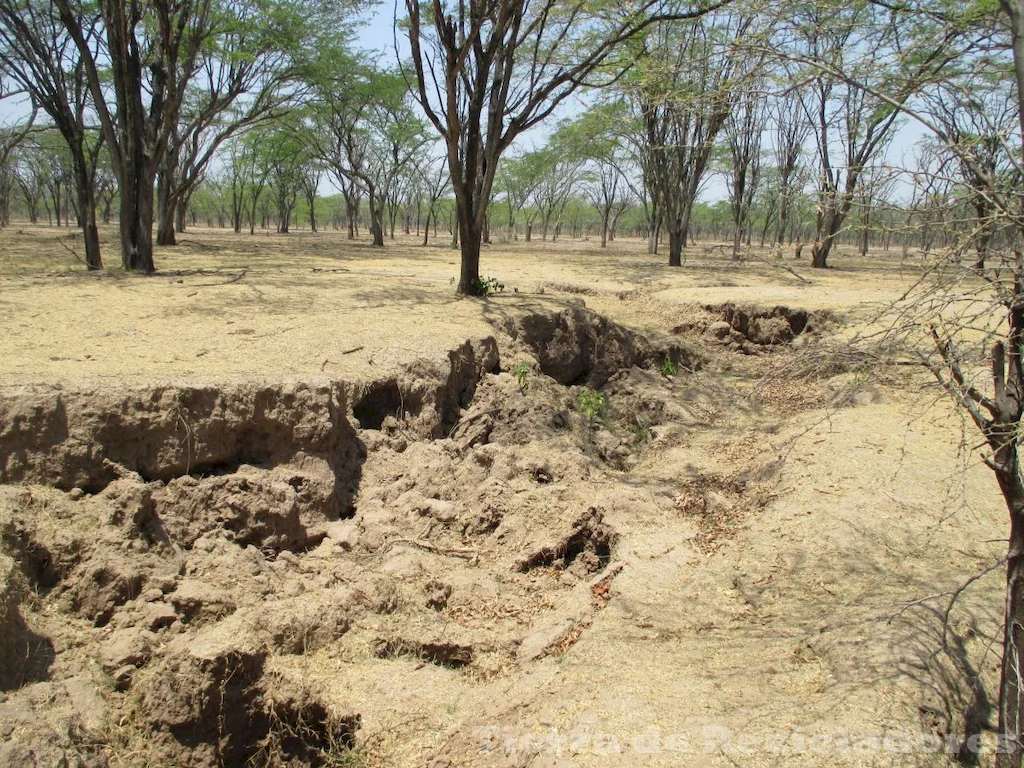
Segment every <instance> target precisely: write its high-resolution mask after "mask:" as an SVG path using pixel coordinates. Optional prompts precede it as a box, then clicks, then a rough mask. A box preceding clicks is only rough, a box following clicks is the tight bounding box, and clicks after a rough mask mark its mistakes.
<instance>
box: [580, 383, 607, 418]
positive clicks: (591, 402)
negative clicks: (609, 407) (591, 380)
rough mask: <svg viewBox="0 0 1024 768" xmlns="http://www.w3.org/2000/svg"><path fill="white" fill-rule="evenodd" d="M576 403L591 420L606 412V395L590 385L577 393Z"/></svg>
mask: <svg viewBox="0 0 1024 768" xmlns="http://www.w3.org/2000/svg"><path fill="white" fill-rule="evenodd" d="M576 404H577V405H578V406H579V409H580V411H582V412H583V414H584V415H585V416H586V417H587V419H588V420H589V421H593V420H594V419H595V418H599V417H601V416H604V414H605V402H604V395H603V394H601V393H600V392H596V391H595V390H593V389H590V388H589V387H584V388H583V389H582V390H580V393H579V394H578V395H576Z"/></svg>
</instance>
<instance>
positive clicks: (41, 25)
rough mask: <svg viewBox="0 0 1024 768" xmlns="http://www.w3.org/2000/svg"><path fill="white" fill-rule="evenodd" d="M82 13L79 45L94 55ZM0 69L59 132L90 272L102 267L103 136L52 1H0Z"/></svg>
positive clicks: (72, 46)
mask: <svg viewBox="0 0 1024 768" xmlns="http://www.w3.org/2000/svg"><path fill="white" fill-rule="evenodd" d="M83 14H84V11H79V12H78V15H77V16H75V17H74V18H75V23H76V25H81V26H82V29H81V30H79V37H80V39H81V44H82V45H84V46H85V47H86V48H87V49H88V50H90V51H93V52H95V51H96V48H97V45H98V40H97V38H96V36H95V35H94V34H93V29H92V28H91V27H90V25H89V23H88V21H87V17H86V16H84V15H83ZM0 67H2V68H3V70H4V72H5V73H6V76H7V77H8V78H10V79H11V80H12V81H14V82H15V83H17V85H18V87H19V88H20V89H21V90H22V91H23V92H24V93H26V94H28V96H29V97H30V98H31V101H32V104H33V107H34V109H39V110H42V111H43V112H45V113H46V115H47V117H49V118H50V120H51V121H52V123H53V125H54V126H55V127H56V129H57V130H58V131H59V132H60V135H61V137H63V140H64V142H65V143H66V144H67V147H68V151H69V153H70V163H71V170H72V174H73V178H74V189H75V194H76V205H75V208H76V212H77V216H78V224H79V226H80V227H81V229H82V242H83V244H84V246H85V264H86V268H88V269H91V270H92V269H101V268H102V267H103V258H102V256H101V254H100V240H99V231H98V229H97V227H96V197H95V189H96V166H97V162H98V158H99V153H100V148H101V146H102V143H103V137H102V135H101V134H99V133H98V132H97V131H95V130H92V129H91V128H90V126H89V124H88V123H89V120H88V117H89V113H90V104H89V89H88V85H87V83H86V69H85V66H84V62H83V60H82V58H81V57H80V55H79V53H78V49H77V45H76V42H75V40H74V39H73V38H72V35H71V34H69V32H68V30H67V29H66V28H65V26H64V21H62V19H61V17H60V15H59V14H58V12H57V10H56V8H55V6H54V5H53V3H52V2H49V1H48V0H0Z"/></svg>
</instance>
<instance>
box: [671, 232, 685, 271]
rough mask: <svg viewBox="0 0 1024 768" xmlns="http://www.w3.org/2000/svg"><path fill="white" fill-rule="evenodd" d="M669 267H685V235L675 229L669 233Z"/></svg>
mask: <svg viewBox="0 0 1024 768" xmlns="http://www.w3.org/2000/svg"><path fill="white" fill-rule="evenodd" d="M668 265H669V266H670V267H681V266H682V265H683V233H682V232H681V231H680V230H678V229H675V228H673V229H670V230H669V233H668Z"/></svg>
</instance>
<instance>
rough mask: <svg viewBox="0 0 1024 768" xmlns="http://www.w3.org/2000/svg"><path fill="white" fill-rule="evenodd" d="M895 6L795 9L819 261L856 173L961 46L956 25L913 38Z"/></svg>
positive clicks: (850, 201)
mask: <svg viewBox="0 0 1024 768" xmlns="http://www.w3.org/2000/svg"><path fill="white" fill-rule="evenodd" d="M893 13H894V12H893V11H891V10H889V9H888V8H885V7H882V6H880V5H879V6H876V5H871V4H867V5H861V4H855V5H844V6H837V5H833V4H825V3H814V4H808V5H805V6H803V7H802V8H801V10H800V11H799V12H798V13H796V14H794V16H793V21H792V30H793V31H794V34H795V36H796V42H795V45H796V46H797V49H796V53H795V58H796V59H797V60H799V61H802V62H804V63H806V64H807V65H808V66H809V68H810V71H809V72H808V73H807V76H806V79H805V81H804V82H803V83H802V84H801V85H800V86H799V87H798V89H797V93H799V95H800V100H801V105H802V108H803V110H804V113H805V115H806V116H807V119H808V121H809V122H810V123H811V125H812V126H813V128H812V132H813V134H814V144H815V149H816V151H817V159H818V168H817V177H818V178H817V181H818V185H817V186H818V210H817V221H816V230H815V242H814V246H813V248H812V251H811V257H812V266H814V267H816V268H819V269H824V268H826V267H827V266H828V257H829V254H830V253H831V250H832V247H833V246H834V244H835V241H836V238H837V237H838V235H839V233H840V231H841V230H842V227H843V225H844V223H845V222H846V218H847V216H849V214H850V211H851V209H852V208H853V205H854V203H855V201H856V194H857V191H858V184H859V183H860V181H861V175H862V173H863V172H864V169H865V168H866V167H867V166H868V165H869V164H870V163H871V162H872V160H873V159H874V158H876V157H877V156H878V155H879V154H880V153H881V152H883V151H884V149H885V147H886V146H887V145H888V143H889V141H890V140H891V138H892V131H893V129H894V127H895V126H896V125H897V122H898V120H899V118H900V115H901V108H902V107H903V106H905V105H907V103H908V101H909V100H910V99H911V97H912V96H914V95H915V94H916V93H918V92H919V91H920V90H921V89H922V88H923V87H924V86H925V85H927V84H928V83H930V82H931V81H933V80H934V79H935V78H936V77H938V76H939V75H940V74H941V73H942V71H943V69H944V68H945V67H946V66H947V65H948V64H949V63H950V62H951V61H954V60H955V58H956V56H957V55H958V54H959V49H958V48H957V47H956V46H955V45H953V42H954V41H955V40H957V39H958V38H959V37H960V35H961V32H960V30H959V28H957V27H951V28H949V29H946V30H935V29H932V30H929V33H928V34H927V35H926V36H925V37H924V38H923V39H919V40H916V41H915V40H914V39H913V38H912V37H910V38H908V36H907V35H906V31H905V30H904V29H903V28H902V25H899V24H895V23H893ZM908 43H910V44H914V48H913V50H912V51H908V50H906V48H907V46H908ZM860 86H866V87H860ZM880 91H884V92H885V97H884V98H883V97H881V95H880Z"/></svg>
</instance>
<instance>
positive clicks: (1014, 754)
mask: <svg viewBox="0 0 1024 768" xmlns="http://www.w3.org/2000/svg"><path fill="white" fill-rule="evenodd" d="M1011 440H1012V438H1011ZM1014 453H1015V454H1016V451H1014ZM1014 460H1016V456H1014ZM1013 466H1014V467H1015V466H1016V464H1014V465H1013ZM996 475H997V478H998V480H999V485H1000V488H1001V489H1002V491H1003V497H1004V499H1005V500H1006V504H1007V508H1008V509H1009V511H1010V543H1009V550H1008V553H1007V561H1006V618H1005V624H1004V627H1003V663H1002V675H1001V679H1000V683H999V742H1000V743H999V747H1000V748H1001V752H1000V753H999V754H997V756H996V765H998V766H1000V767H1003V766H1007V767H1008V766H1014V768H1019V766H1020V765H1021V758H1022V756H1024V755H1022V745H1024V727H1022V724H1021V721H1020V720H1021V717H1022V716H1024V706H1022V705H1024V656H1022V654H1021V651H1022V650H1024V648H1022V646H1024V486H1022V484H1021V480H1020V476H1019V474H1018V473H1017V472H1013V473H1012V477H1003V476H1002V473H1001V472H999V471H997V472H996Z"/></svg>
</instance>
